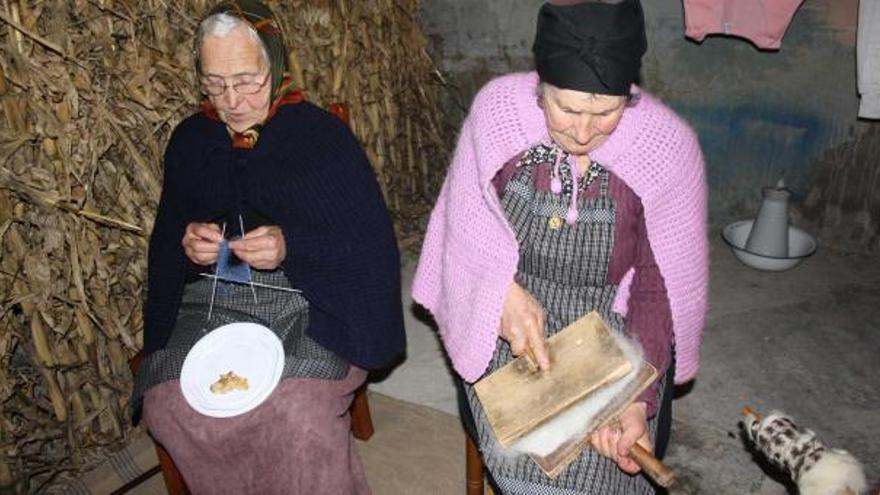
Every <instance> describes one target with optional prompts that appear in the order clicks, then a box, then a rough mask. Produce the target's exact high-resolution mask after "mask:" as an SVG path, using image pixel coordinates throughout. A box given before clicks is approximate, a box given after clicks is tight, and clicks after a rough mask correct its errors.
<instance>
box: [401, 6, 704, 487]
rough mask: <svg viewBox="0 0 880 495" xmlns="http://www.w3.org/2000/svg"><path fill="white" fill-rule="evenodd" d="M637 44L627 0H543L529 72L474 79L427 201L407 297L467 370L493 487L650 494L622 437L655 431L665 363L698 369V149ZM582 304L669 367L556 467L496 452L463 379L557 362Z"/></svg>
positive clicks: (661, 436) (664, 400)
mask: <svg viewBox="0 0 880 495" xmlns="http://www.w3.org/2000/svg"><path fill="white" fill-rule="evenodd" d="M645 50H646V37H645V30H644V20H643V14H642V10H641V6H640V5H639V2H638V1H637V0H624V1H617V2H599V1H595V0H593V1H583V0H581V1H572V0H569V1H556V2H550V3H548V4H545V5H544V6H543V7H542V8H541V9H540V13H539V16H538V26H537V34H536V38H535V43H534V56H535V64H536V68H537V74H536V73H526V74H513V75H508V76H504V77H500V78H498V79H495V80H493V81H491V82H490V83H488V84H487V85H486V86H485V87H484V88H483V89H482V90H481V91H480V92H479V94H478V95H477V97H476V99H475V101H474V103H473V106H472V107H471V110H470V113H469V115H468V117H467V118H466V120H465V122H464V125H463V128H462V131H461V135H460V137H459V142H458V146H457V149H456V152H455V157H454V159H453V162H452V165H451V168H450V171H449V174H448V176H447V179H446V182H445V184H444V187H443V189H442V191H441V193H440V197H439V199H438V202H437V205H436V207H435V209H434V211H433V213H432V215H431V220H430V224H429V226H428V232H427V236H426V239H425V243H424V247H423V251H422V254H421V258H420V260H419V266H418V270H417V273H416V278H415V282H414V287H413V295H414V297H415V299H416V300H417V301H418V302H419V303H421V304H422V305H424V306H425V307H426V308H428V309H429V310H430V311H431V312H432V313H433V315H434V316H435V318H436V320H437V323H438V325H439V329H440V334H441V336H442V339H443V343H444V345H445V347H446V350H447V352H448V353H449V356H450V357H451V360H452V363H453V365H454V367H455V369H456V370H457V372H458V373H459V374H460V375H461V377H462V378H463V379H464V381H465V382H468V383H465V384H464V387H465V390H466V398H467V402H468V404H469V406H470V407H469V408H465V412H466V413H472V415H473V419H474V423H475V434H476V438H475V440H476V441H477V442H478V444H479V445H480V450H481V452H482V455H483V458H484V460H485V462H486V464H487V466H488V468H489V470H490V472H491V474H492V477H493V478H494V481H495V482H496V483H497V485H498V487H499V488H500V489H501V490H502V491H503V492H504V493H523V494H524V493H552V494H556V493H559V494H561V493H602V494H608V493H627V494H629V493H649V492H652V488H651V485H650V484H649V483H648V481H647V479H646V478H644V477H643V476H640V475H638V476H637V475H635V473H636V472H638V470H639V468H638V466H637V465H636V464H635V462H634V461H633V460H632V459H631V458H630V457H628V454H627V453H628V451H629V449H630V447H631V446H632V445H633V444H634V443H635V442H638V443H639V444H641V445H642V446H644V447H645V448H648V449H651V448H652V447H653V446H654V445H655V442H656V443H657V444H663V443H665V441H666V440H665V438H666V435H668V425H669V416H668V415H669V409H670V400H671V395H672V394H671V393H670V392H671V390H670V387H671V385H672V381H673V373H674V379H675V381H676V382H684V381H687V380H689V379H691V378H693V376H694V375H695V373H696V371H697V367H698V351H699V342H700V334H701V331H702V324H703V320H704V315H705V310H706V298H707V296H706V293H707V272H708V267H707V254H708V250H707V245H706V233H705V217H706V191H705V184H704V182H705V179H704V170H703V161H702V156H701V152H700V148H699V145H698V142H697V140H696V138H695V136H694V134H693V132H692V131H691V130H690V129H689V128H688V126H687V125H686V124H685V123H684V122H682V120H681V119H679V118H678V117H677V116H676V115H675V114H674V113H673V112H672V111H671V110H669V109H668V108H667V107H665V106H663V104H662V103H660V102H659V101H658V100H657V99H655V98H654V97H652V96H651V95H649V94H648V93H647V92H645V91H642V90H641V89H640V88H638V87H637V86H635V85H634V84H633V83H634V81H635V80H636V77H637V75H638V72H639V68H640V65H641V57H642V55H643V54H644V52H645ZM593 310H595V311H598V312H599V313H600V314H601V315H602V316H603V318H604V319H605V320H606V321H607V322H608V323H609V324H610V325H611V326H612V327H615V328H616V329H618V330H620V331H622V332H623V333H624V334H625V335H627V336H628V337H630V338H631V339H632V340H635V341H636V342H638V344H639V345H640V346H641V348H642V350H643V353H644V357H645V359H646V360H647V361H648V362H650V363H651V364H652V365H653V366H654V367H656V368H657V370H659V372H660V376H661V377H665V378H661V379H660V380H658V383H654V384H653V386H651V387H650V388H649V389H647V390H646V391H645V392H644V393H643V394H642V395H641V396H640V397H639V398H638V399H637V400H636V401H635V402H634V403H633V404H632V405H630V406H629V407H628V408H627V409H626V410H625V411H624V412H623V413H622V415H621V416H620V429H619V430H618V429H611V428H603V429H601V430H599V431H598V432H596V433H594V434H593V435H592V436H591V441H592V444H593V447H595V448H594V449H587V450H586V451H584V453H582V454H581V456H580V457H579V458H578V459H577V460H576V461H574V462H573V463H571V464H570V465H569V466H568V467H567V468H566V470H565V471H563V472H562V474H560V475H559V476H558V477H557V478H556V479H551V478H549V477H547V476H545V475H544V473H543V472H542V471H541V470H540V469H539V468H538V466H537V465H536V464H535V463H534V461H532V460H531V459H530V458H528V457H525V456H521V457H517V458H515V459H513V460H511V459H510V458H507V457H505V455H504V454H503V453H501V452H499V450H498V448H497V447H496V446H495V445H494V443H493V441H492V433H491V430H490V427H489V426H488V423H487V421H486V418H485V414H484V412H483V410H482V407H481V405H480V403H479V400H478V399H477V398H476V396H475V394H474V392H473V388H472V387H471V386H470V385H469V383H472V382H474V381H476V380H478V379H480V378H481V377H482V376H484V375H486V374H487V373H489V372H491V371H493V370H495V369H497V368H499V367H501V366H502V365H504V364H505V363H507V362H508V361H510V360H511V359H512V358H513V357H514V356H518V355H520V354H523V353H524V352H526V351H527V350H528V351H532V352H533V353H534V355H535V357H536V358H537V361H538V363H539V364H540V366H541V367H542V368H545V369H546V368H547V367H548V366H552V364H551V363H550V362H549V360H548V356H547V352H546V350H545V347H544V339H545V337H546V336H548V335H551V334H553V333H555V332H557V331H558V330H560V329H562V328H564V327H565V326H567V325H568V324H570V323H572V322H573V321H575V320H577V319H578V318H579V317H581V316H583V315H584V314H586V313H588V312H590V311H593ZM673 349H674V350H675V359H673ZM465 416H467V414H465ZM658 430H660V431H658ZM664 430H665V431H664ZM658 448H659V449H660V450H662V449H663V448H664V447H662V446H661V445H658Z"/></svg>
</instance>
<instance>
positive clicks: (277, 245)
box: [229, 225, 287, 270]
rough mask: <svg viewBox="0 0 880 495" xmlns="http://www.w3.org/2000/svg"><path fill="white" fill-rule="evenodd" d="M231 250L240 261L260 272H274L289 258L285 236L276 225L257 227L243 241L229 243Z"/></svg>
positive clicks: (237, 240)
mask: <svg viewBox="0 0 880 495" xmlns="http://www.w3.org/2000/svg"><path fill="white" fill-rule="evenodd" d="M229 248H230V249H232V251H233V252H234V253H235V255H236V256H238V257H239V259H241V260H242V261H244V262H245V263H247V264H248V265H250V266H251V267H252V268H256V269H258V270H274V269H276V268H278V266H279V265H281V262H282V261H284V258H285V257H286V256H287V248H286V246H285V244H284V234H283V233H282V232H281V227H278V226H276V225H271V226H263V227H257V228H255V229H254V230H252V231H250V232H248V233H246V234H245V235H244V237H242V238H241V239H236V240H234V241H229Z"/></svg>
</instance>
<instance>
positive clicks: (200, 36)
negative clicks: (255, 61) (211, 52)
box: [196, 12, 270, 70]
mask: <svg viewBox="0 0 880 495" xmlns="http://www.w3.org/2000/svg"><path fill="white" fill-rule="evenodd" d="M239 28H244V29H245V30H246V31H247V33H248V36H250V37H251V39H252V40H254V41H255V42H256V43H257V46H259V47H260V54H262V56H263V62H265V63H266V66H267V67H268V66H269V64H270V63H269V52H268V51H266V45H264V44H263V40H261V39H260V35H259V34H257V31H256V30H255V29H254V28H253V27H252V26H251V25H250V24H248V23H247V22H245V21H244V20H242V19H241V18H239V17H236V16H234V15H229V14H227V13H225V12H220V13H217V14H214V15H211V16H208V17H206V18H205V20H203V21H202V22H201V24H199V30H198V33H197V34H196V56H197V57H200V56H201V52H202V44H203V43H204V42H205V38H207V37H209V36H211V37H214V38H223V37H225V36H227V35H228V34H229V33H231V32H232V31H235V30H236V29H239ZM201 65H202V64H201V62H199V69H200V70H201Z"/></svg>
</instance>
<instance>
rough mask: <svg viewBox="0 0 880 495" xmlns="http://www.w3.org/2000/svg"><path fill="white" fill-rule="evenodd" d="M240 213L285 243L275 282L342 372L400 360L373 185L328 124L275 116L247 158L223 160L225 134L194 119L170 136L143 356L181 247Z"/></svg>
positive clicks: (314, 111) (351, 146) (391, 274)
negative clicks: (280, 277)
mask: <svg viewBox="0 0 880 495" xmlns="http://www.w3.org/2000/svg"><path fill="white" fill-rule="evenodd" d="M242 205H247V208H250V209H252V210H254V211H257V212H260V213H262V214H265V215H266V216H267V217H268V218H270V219H271V220H272V221H273V222H274V223H276V224H278V225H279V226H280V227H281V229H282V231H283V232H284V238H285V242H286V247H287V257H286V259H285V260H284V262H283V268H284V272H285V274H286V275H287V277H288V278H289V279H290V283H291V285H292V286H293V287H296V288H299V289H302V291H303V295H304V296H305V297H306V299H308V301H309V307H310V310H309V327H308V334H309V336H310V337H312V338H313V339H315V340H316V341H317V342H319V343H321V344H322V345H323V346H325V347H326V348H327V349H329V350H331V351H333V352H335V353H336V354H338V355H339V356H341V357H343V358H344V359H346V360H348V361H349V362H350V363H352V364H354V365H357V366H359V367H362V368H366V369H378V368H381V367H384V366H386V365H388V364H389V363H391V361H393V360H394V359H395V358H396V357H397V356H399V355H400V354H401V353H402V352H403V351H404V349H405V334H404V330H403V314H402V307H401V299H400V261H399V254H398V251H397V244H396V241H395V238H394V231H393V227H392V225H391V221H390V218H389V215H388V211H387V209H386V207H385V203H384V200H383V198H382V194H381V191H380V189H379V185H378V183H377V182H376V179H375V177H374V175H373V171H372V169H371V167H370V164H369V162H368V161H367V158H366V156H365V155H364V153H363V150H362V149H361V147H360V145H359V144H358V142H357V140H356V139H355V137H354V135H353V134H352V133H351V131H350V130H349V128H348V127H347V126H346V125H345V124H344V123H343V122H341V121H340V120H339V119H337V118H336V117H334V116H332V115H330V114H329V113H327V112H325V111H323V110H321V109H319V108H318V107H316V106H314V105H312V104H309V103H300V104H296V105H285V106H282V107H280V108H279V109H278V111H277V113H276V114H275V115H274V116H273V117H272V119H271V120H270V121H269V122H268V123H267V124H266V126H265V127H264V128H263V130H262V132H261V133H260V139H259V141H258V142H257V144H256V146H255V147H254V148H253V149H249V150H247V149H233V148H232V143H231V140H230V138H229V135H228V134H227V132H226V129H225V126H224V125H223V124H222V123H220V122H217V121H213V120H211V119H209V118H207V117H206V116H205V115H204V114H203V113H199V114H195V115H193V116H191V117H189V118H187V119H185V120H184V121H183V122H181V123H180V125H178V126H177V128H175V130H174V133H173V134H172V136H171V140H170V141H169V143H168V147H167V148H166V150H165V178H164V185H163V189H162V196H161V199H160V201H159V209H158V212H157V214H156V222H155V224H154V226H153V233H152V236H151V238H150V247H149V260H148V271H149V284H148V293H147V301H146V304H145V307H144V352H145V354H149V353H151V352H153V351H155V350H157V349H161V348H163V347H164V346H165V343H166V342H167V340H168V337H169V336H170V334H171V329H172V327H173V326H174V322H175V319H176V315H177V311H178V309H179V306H180V300H181V296H182V294H183V286H184V283H185V280H186V272H187V268H188V264H189V263H191V262H190V261H189V260H188V259H187V257H186V255H185V254H184V252H183V248H182V246H181V239H182V238H183V233H184V229H185V228H186V225H187V224H189V223H190V222H206V221H210V220H211V219H216V218H219V217H221V216H223V215H227V214H228V213H229V212H230V211H233V212H234V211H235V209H236V208H241V207H242Z"/></svg>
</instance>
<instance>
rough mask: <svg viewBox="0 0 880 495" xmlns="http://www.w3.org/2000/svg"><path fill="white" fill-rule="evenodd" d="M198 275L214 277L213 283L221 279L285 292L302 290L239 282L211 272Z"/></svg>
mask: <svg viewBox="0 0 880 495" xmlns="http://www.w3.org/2000/svg"><path fill="white" fill-rule="evenodd" d="M199 275H201V276H202V277H207V278H213V279H214V284H216V283H217V281H218V280H222V281H224V282H229V283H233V284H250V285H252V286H254V287H264V288H266V289H275V290H283V291H285V292H302V291H301V290H299V289H293V288H290V287H279V286H277V285H269V284H261V283H259V282H253V281H251V282H239V281H238V280H231V279H226V278H223V277H218V276H217V275H214V274H213V273H200V274H199ZM251 289H253V287H251Z"/></svg>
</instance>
